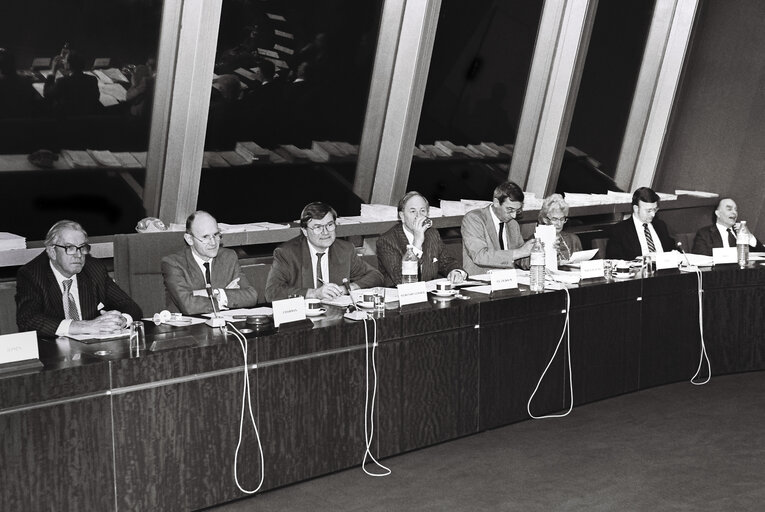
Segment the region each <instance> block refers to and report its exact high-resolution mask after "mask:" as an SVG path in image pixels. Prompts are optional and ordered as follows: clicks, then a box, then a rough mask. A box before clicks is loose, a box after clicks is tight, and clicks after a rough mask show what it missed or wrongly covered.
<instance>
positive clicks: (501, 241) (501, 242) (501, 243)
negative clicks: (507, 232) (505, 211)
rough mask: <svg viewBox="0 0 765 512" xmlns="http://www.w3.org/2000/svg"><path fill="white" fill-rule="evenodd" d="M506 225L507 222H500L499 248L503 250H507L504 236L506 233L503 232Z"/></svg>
mask: <svg viewBox="0 0 765 512" xmlns="http://www.w3.org/2000/svg"><path fill="white" fill-rule="evenodd" d="M504 227H505V223H504V222H500V223H499V248H500V249H502V250H505V237H504V233H502V231H503V230H504Z"/></svg>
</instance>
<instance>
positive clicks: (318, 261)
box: [316, 252, 324, 288]
mask: <svg viewBox="0 0 765 512" xmlns="http://www.w3.org/2000/svg"><path fill="white" fill-rule="evenodd" d="M322 256H324V253H323V252H317V253H316V288H319V287H321V286H323V285H324V275H323V274H322V272H321V257H322Z"/></svg>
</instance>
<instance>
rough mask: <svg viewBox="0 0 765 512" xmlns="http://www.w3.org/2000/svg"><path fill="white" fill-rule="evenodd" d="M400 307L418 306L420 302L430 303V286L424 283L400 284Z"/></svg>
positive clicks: (398, 286)
mask: <svg viewBox="0 0 765 512" xmlns="http://www.w3.org/2000/svg"><path fill="white" fill-rule="evenodd" d="M396 288H397V289H398V305H399V306H406V305H407V304H417V303H418V302H428V286H427V284H426V283H425V282H424V281H418V282H416V283H407V284H399V285H397V286H396Z"/></svg>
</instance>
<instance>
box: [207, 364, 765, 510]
mask: <svg viewBox="0 0 765 512" xmlns="http://www.w3.org/2000/svg"><path fill="white" fill-rule="evenodd" d="M764 426H765V372H755V373H747V374H738V375H730V376H723V377H714V378H713V379H712V381H711V382H710V383H709V384H707V385H705V386H698V387H697V386H693V385H691V384H690V383H688V382H684V383H678V384H672V385H669V386H663V387H659V388H653V389H649V390H646V391H641V392H639V393H634V394H630V395H625V396H621V397H617V398H613V399H610V400H605V401H602V402H598V403H594V404H589V405H585V406H582V407H579V408H576V409H574V410H573V411H572V413H571V414H570V415H569V416H568V417H566V418H562V419H547V420H536V421H525V422H522V423H518V424H515V425H511V426H508V427H504V428H501V429H496V430H492V431H488V432H484V433H481V434H477V435H474V436H470V437H466V438H463V439H459V440H457V441H452V442H449V443H444V444H441V445H438V446H433V447H430V448H426V449H422V450H418V451H416V452H411V453H407V454H404V455H400V456H397V457H393V458H390V459H386V460H384V461H383V463H384V464H385V465H386V466H388V467H390V468H391V470H392V471H393V473H392V475H390V476H388V477H384V478H373V477H369V476H367V475H365V474H364V472H362V470H361V469H360V468H353V469H349V470H347V471H343V472H340V473H335V474H333V475H329V476H326V477H322V478H317V479H315V480H311V481H308V482H303V483H300V484H296V485H292V486H289V487H285V488H282V489H277V490H275V491H271V492H267V493H264V494H262V495H259V496H255V497H253V498H249V499H244V500H240V501H236V502H232V503H229V504H227V505H223V506H220V507H215V508H213V509H211V510H215V511H226V512H240V511H277V510H279V511H290V512H299V511H310V512H319V511H333V512H341V511H463V510H465V511H483V510H486V511H509V510H512V511H515V510H518V511H559V510H562V511H651V512H654V511H655V512H664V511H681V510H682V511H684V510H694V511H749V510H751V511H760V510H765V440H764V439H763V431H764V430H765V429H764V428H763V427H764ZM362 449H363V447H360V449H359V458H361V456H362Z"/></svg>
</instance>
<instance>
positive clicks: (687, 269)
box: [675, 242, 699, 272]
mask: <svg viewBox="0 0 765 512" xmlns="http://www.w3.org/2000/svg"><path fill="white" fill-rule="evenodd" d="M675 246H676V247H677V248H678V249H679V250H680V252H681V253H683V257H684V258H685V265H683V264H682V263H681V264H680V271H681V272H696V271H698V270H699V268H698V267H696V266H695V265H691V261H690V260H689V259H688V255H687V254H685V250H684V249H683V243H682V242H677V243H676V244H675Z"/></svg>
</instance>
